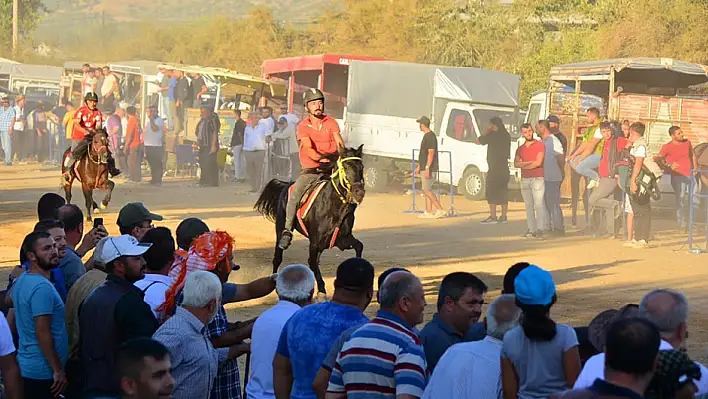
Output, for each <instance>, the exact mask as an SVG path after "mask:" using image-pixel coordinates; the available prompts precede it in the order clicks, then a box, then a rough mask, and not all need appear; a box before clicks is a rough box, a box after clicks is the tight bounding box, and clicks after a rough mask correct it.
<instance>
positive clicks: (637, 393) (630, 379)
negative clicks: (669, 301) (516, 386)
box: [552, 318, 660, 399]
mask: <svg viewBox="0 0 708 399" xmlns="http://www.w3.org/2000/svg"><path fill="white" fill-rule="evenodd" d="M659 341H660V340H659V331H657V328H656V327H655V326H654V325H653V324H652V323H650V322H648V321H646V320H643V319H640V318H629V319H625V320H619V321H616V322H614V323H613V324H612V325H610V327H609V330H608V331H607V338H606V343H605V355H606V356H605V363H604V365H602V366H603V369H604V373H601V375H600V377H599V378H597V379H596V380H594V381H593V382H592V385H590V386H589V387H587V388H584V389H578V388H577V386H576V389H575V390H573V391H569V392H566V393H564V394H562V395H558V396H552V398H556V399H591V398H630V399H641V398H643V397H644V392H645V391H646V390H647V387H648V386H649V383H650V382H651V380H652V377H653V376H654V372H655V370H656V365H657V357H658V353H659ZM601 371H603V370H601ZM602 374H604V376H605V378H604V379H603V378H602Z"/></svg>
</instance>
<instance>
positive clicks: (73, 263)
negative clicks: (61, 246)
mask: <svg viewBox="0 0 708 399" xmlns="http://www.w3.org/2000/svg"><path fill="white" fill-rule="evenodd" d="M57 269H58V270H60V271H61V274H62V275H63V278H64V285H65V286H66V292H67V293H68V292H69V290H70V289H71V286H72V285H74V283H75V282H76V280H78V279H79V277H81V276H83V275H84V273H86V268H85V267H84V262H82V261H81V257H80V256H79V254H77V253H76V251H74V250H73V249H72V248H69V247H67V248H66V255H64V257H63V258H61V260H60V261H59V267H58V268H57Z"/></svg>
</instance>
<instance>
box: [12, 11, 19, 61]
mask: <svg viewBox="0 0 708 399" xmlns="http://www.w3.org/2000/svg"><path fill="white" fill-rule="evenodd" d="M19 8H20V0H12V56H13V57H16V56H17V51H18V48H17V46H18V42H19V37H20V34H19V25H20V11H19Z"/></svg>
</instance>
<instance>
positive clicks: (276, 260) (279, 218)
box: [273, 206, 285, 273]
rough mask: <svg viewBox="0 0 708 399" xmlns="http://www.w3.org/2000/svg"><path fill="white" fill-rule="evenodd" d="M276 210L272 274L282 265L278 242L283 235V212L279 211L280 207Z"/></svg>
mask: <svg viewBox="0 0 708 399" xmlns="http://www.w3.org/2000/svg"><path fill="white" fill-rule="evenodd" d="M278 208H279V209H278V212H277V214H276V216H275V253H274V254H273V273H277V272H278V268H279V267H280V264H281V263H283V250H282V249H280V247H279V246H278V243H279V242H280V236H281V234H283V229H284V228H285V212H282V211H281V209H280V208H282V207H281V206H279V207H278Z"/></svg>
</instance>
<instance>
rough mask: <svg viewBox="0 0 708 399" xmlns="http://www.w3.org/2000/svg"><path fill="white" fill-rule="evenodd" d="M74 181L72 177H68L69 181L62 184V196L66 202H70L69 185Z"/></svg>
mask: <svg viewBox="0 0 708 399" xmlns="http://www.w3.org/2000/svg"><path fill="white" fill-rule="evenodd" d="M73 183H74V180H73V179H69V182H68V183H66V184H64V198H66V203H67V204H71V185H72V184H73Z"/></svg>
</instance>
